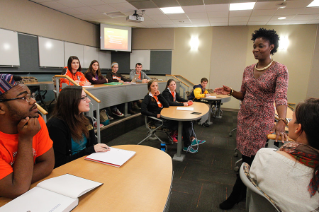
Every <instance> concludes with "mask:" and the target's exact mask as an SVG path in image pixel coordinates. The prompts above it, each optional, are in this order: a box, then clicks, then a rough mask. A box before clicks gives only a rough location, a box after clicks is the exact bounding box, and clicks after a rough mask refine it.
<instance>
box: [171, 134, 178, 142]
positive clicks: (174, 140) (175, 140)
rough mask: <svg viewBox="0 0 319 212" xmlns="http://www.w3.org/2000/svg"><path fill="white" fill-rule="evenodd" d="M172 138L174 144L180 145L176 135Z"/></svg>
mask: <svg viewBox="0 0 319 212" xmlns="http://www.w3.org/2000/svg"><path fill="white" fill-rule="evenodd" d="M171 138H172V141H173V142H174V143H178V140H177V138H176V136H175V135H171Z"/></svg>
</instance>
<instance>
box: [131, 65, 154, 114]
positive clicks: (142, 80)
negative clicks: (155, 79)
mask: <svg viewBox="0 0 319 212" xmlns="http://www.w3.org/2000/svg"><path fill="white" fill-rule="evenodd" d="M135 74H138V75H139V77H138V79H136V82H139V83H148V82H149V81H150V80H151V78H149V77H148V76H147V75H146V74H145V73H144V72H143V71H142V63H136V65H135V70H132V71H131V72H130V80H133V79H134V78H135ZM138 102H139V101H133V105H132V107H133V108H134V109H137V110H140V109H141V108H140V107H139V106H138Z"/></svg>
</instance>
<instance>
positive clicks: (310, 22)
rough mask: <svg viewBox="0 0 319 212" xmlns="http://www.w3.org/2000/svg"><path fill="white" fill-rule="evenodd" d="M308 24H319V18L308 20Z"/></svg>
mask: <svg viewBox="0 0 319 212" xmlns="http://www.w3.org/2000/svg"><path fill="white" fill-rule="evenodd" d="M307 24H319V19H317V20H311V21H308V22H307Z"/></svg>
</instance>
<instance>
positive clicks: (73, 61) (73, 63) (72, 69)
mask: <svg viewBox="0 0 319 212" xmlns="http://www.w3.org/2000/svg"><path fill="white" fill-rule="evenodd" d="M65 68H66V69H67V70H66V73H65V75H67V76H69V77H70V78H71V79H73V80H74V81H75V82H76V83H78V84H79V85H81V86H85V85H91V83H90V82H89V81H88V80H87V79H86V78H85V76H84V74H83V73H82V72H81V71H82V69H81V63H80V60H79V58H78V57H76V56H70V57H69V59H68V66H67V67H65ZM62 83H66V84H68V85H73V83H71V82H69V80H68V79H66V78H61V79H60V91H61V89H62Z"/></svg>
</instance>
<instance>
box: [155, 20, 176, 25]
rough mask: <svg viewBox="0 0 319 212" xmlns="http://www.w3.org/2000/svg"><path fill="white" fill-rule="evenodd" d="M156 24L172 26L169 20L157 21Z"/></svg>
mask: <svg viewBox="0 0 319 212" xmlns="http://www.w3.org/2000/svg"><path fill="white" fill-rule="evenodd" d="M155 22H156V23H157V24H174V23H173V21H171V20H157V21H155Z"/></svg>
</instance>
